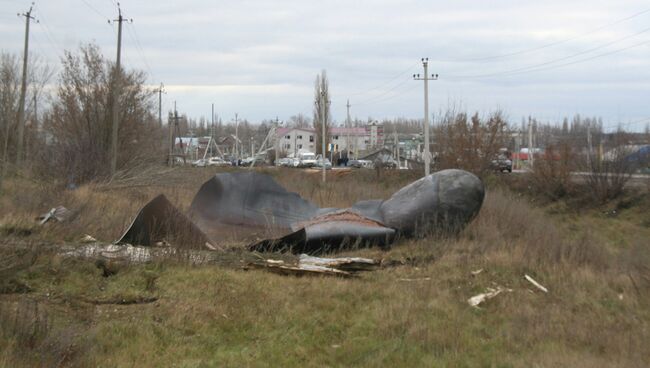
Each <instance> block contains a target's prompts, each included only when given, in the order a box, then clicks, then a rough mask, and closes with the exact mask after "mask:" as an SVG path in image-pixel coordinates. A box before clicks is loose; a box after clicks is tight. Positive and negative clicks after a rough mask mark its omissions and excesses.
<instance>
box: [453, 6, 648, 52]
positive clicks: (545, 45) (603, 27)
mask: <svg viewBox="0 0 650 368" xmlns="http://www.w3.org/2000/svg"><path fill="white" fill-rule="evenodd" d="M646 13H650V9H646V10H642V11H640V12H638V13H634V14H632V15H630V16H627V17H625V18H621V19H619V20H616V21H614V22H612V23H609V24H605V25H602V26H599V27H596V28H593V29H591V30H589V31H587V32H584V33H581V34H579V35H577V36H574V37H569V38H566V39H563V40H559V41H555V42H551V43H547V44H544V45H540V46H536V47H532V48H529V49H524V50H520V51H514V52H510V53H505V54H500V55H492V56H484V57H478V58H470V59H461V60H448V61H454V62H472V61H488V60H495V59H502V58H505V57H509V56H517V55H523V54H528V53H531V52H535V51H539V50H543V49H546V48H549V47H553V46H557V45H561V44H564V43H567V42H570V41H573V40H577V39H580V38H583V37H585V36H588V35H591V34H593V33H595V32H598V31H601V30H603V29H606V28H609V27H612V26H615V25H617V24H620V23H623V22H626V21H628V20H631V19H634V18H636V17H639V16H641V15H643V14H646Z"/></svg>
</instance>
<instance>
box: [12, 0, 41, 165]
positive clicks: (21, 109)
mask: <svg viewBox="0 0 650 368" xmlns="http://www.w3.org/2000/svg"><path fill="white" fill-rule="evenodd" d="M33 7H34V3H32V6H30V7H29V10H28V11H27V13H23V14H18V16H19V17H25V52H24V54H23V80H22V84H21V86H20V105H19V106H18V142H17V146H16V167H18V168H20V167H21V166H22V160H23V141H24V140H25V138H24V135H25V95H26V94H27V58H28V57H29V22H30V21H31V20H32V19H33V20H34V21H35V22H37V23H38V21H37V20H36V18H34V17H33V16H32V9H33Z"/></svg>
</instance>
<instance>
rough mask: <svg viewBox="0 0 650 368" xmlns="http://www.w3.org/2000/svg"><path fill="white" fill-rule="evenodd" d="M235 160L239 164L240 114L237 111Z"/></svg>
mask: <svg viewBox="0 0 650 368" xmlns="http://www.w3.org/2000/svg"><path fill="white" fill-rule="evenodd" d="M235 161H236V162H237V165H235V166H239V114H237V113H235Z"/></svg>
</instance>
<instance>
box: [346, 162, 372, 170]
mask: <svg viewBox="0 0 650 368" xmlns="http://www.w3.org/2000/svg"><path fill="white" fill-rule="evenodd" d="M348 166H350V167H354V168H357V169H363V168H366V169H372V161H370V160H350V161H348Z"/></svg>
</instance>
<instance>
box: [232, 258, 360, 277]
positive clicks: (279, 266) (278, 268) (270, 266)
mask: <svg viewBox="0 0 650 368" xmlns="http://www.w3.org/2000/svg"><path fill="white" fill-rule="evenodd" d="M248 267H252V268H260V269H265V270H267V271H269V272H273V273H277V274H280V275H292V276H304V275H323V276H339V277H354V276H356V275H355V274H353V273H351V272H346V271H341V270H337V269H335V268H329V267H323V266H313V265H302V266H301V265H298V266H289V265H285V264H284V263H277V262H274V263H269V262H265V263H256V262H252V263H249V264H248V265H247V267H245V268H244V269H247V268H248Z"/></svg>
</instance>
